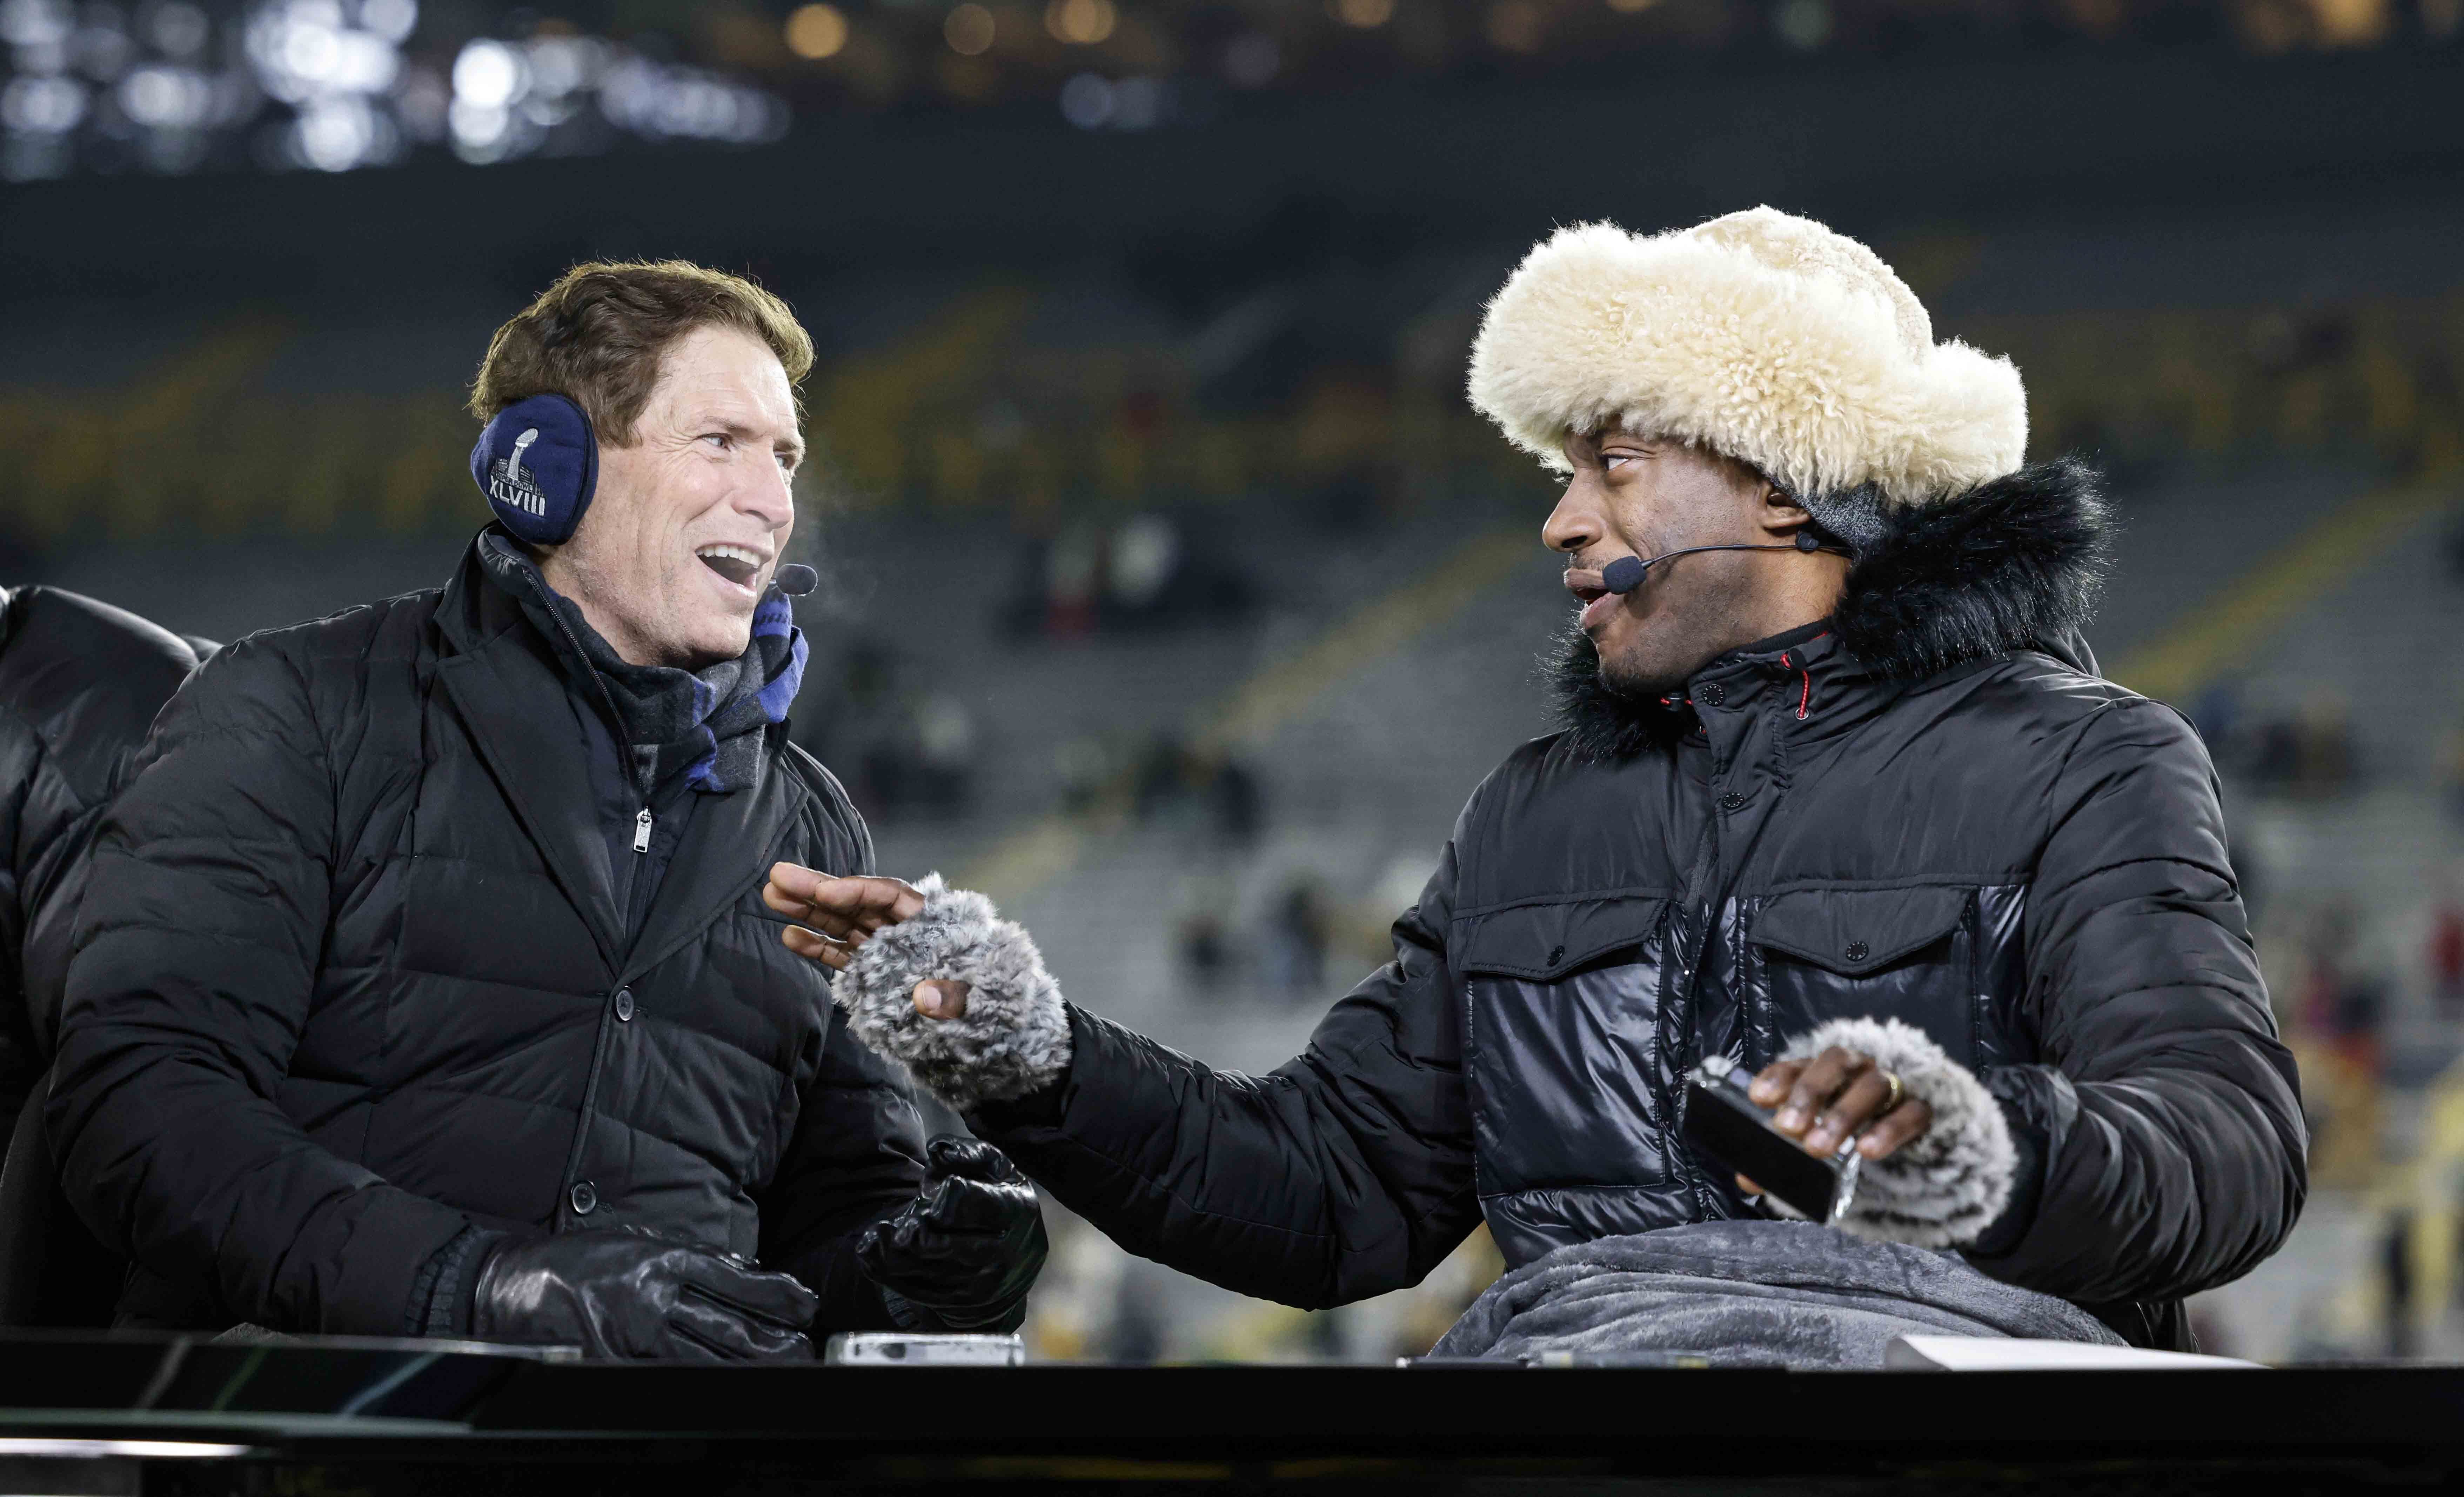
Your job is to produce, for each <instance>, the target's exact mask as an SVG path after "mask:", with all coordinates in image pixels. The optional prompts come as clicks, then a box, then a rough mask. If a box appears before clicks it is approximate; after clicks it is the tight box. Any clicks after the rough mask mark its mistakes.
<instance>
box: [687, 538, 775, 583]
mask: <svg viewBox="0 0 2464 1497" xmlns="http://www.w3.org/2000/svg"><path fill="white" fill-rule="evenodd" d="M693 555H695V556H697V557H699V558H701V564H702V565H704V566H707V567H709V568H710V569H711V570H712V571H714V572H716V573H717V574H718V575H719V576H721V577H724V578H726V579H727V580H728V581H729V582H731V583H735V584H736V585H737V586H738V587H746V588H749V587H751V586H752V585H753V579H755V578H757V577H759V576H760V575H761V568H762V566H763V564H764V563H766V562H767V561H768V560H769V559H768V558H767V557H764V556H763V555H762V554H761V553H760V552H759V551H756V550H754V549H753V548H752V547H750V546H729V545H715V546H701V547H698V548H696V549H695V550H694V552H693Z"/></svg>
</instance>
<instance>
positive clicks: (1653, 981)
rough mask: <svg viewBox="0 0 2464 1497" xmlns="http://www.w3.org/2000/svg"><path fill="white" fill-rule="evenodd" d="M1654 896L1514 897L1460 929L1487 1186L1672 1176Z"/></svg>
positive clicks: (1487, 1189)
mask: <svg viewBox="0 0 2464 1497" xmlns="http://www.w3.org/2000/svg"><path fill="white" fill-rule="evenodd" d="M1666 909H1667V902H1666V901H1665V900H1663V899H1661V898H1659V897H1657V896H1651V897H1637V896H1623V897H1613V898H1606V899H1575V900H1563V901H1555V902H1550V903H1542V904H1529V905H1519V906H1515V907H1512V908H1509V909H1506V910H1498V911H1492V912H1489V913H1487V914H1479V915H1474V916H1471V917H1468V918H1466V919H1463V920H1461V921H1459V922H1458V923H1457V927H1456V930H1455V933H1454V936H1453V937H1452V941H1451V944H1452V947H1453V951H1452V958H1453V965H1454V969H1455V972H1456V974H1457V975H1458V976H1459V977H1460V978H1461V979H1462V980H1463V1002H1464V1003H1465V1005H1466V1011H1465V1014H1464V1025H1463V1033H1464V1042H1465V1043H1464V1057H1463V1059H1464V1080H1465V1083H1466V1085H1467V1086H1468V1088H1469V1090H1470V1093H1471V1101H1472V1112H1473V1124H1474V1132H1475V1140H1476V1141H1475V1150H1476V1154H1477V1156H1478V1160H1479V1176H1480V1189H1481V1191H1482V1193H1483V1194H1484V1195H1498V1194H1507V1193H1512V1192H1516V1191H1524V1190H1529V1189H1533V1188H1537V1187H1545V1186H1562V1185H1609V1186H1626V1185H1634V1184H1640V1183H1646V1182H1654V1181H1658V1180H1661V1179H1664V1178H1666V1177H1667V1161H1666V1157H1665V1147H1664V1139H1665V1137H1666V1132H1665V1129H1664V1128H1663V1126H1662V1125H1663V1123H1664V1121H1665V1119H1664V1117H1663V1115H1662V1114H1663V1112H1664V1111H1665V1108H1666V1105H1667V1088H1666V1078H1665V1076H1663V1075H1662V1074H1661V1036H1660V1032H1659V1031H1660V1002H1661V950H1662V945H1663V940H1662V916H1663V914H1664V913H1665V911H1666Z"/></svg>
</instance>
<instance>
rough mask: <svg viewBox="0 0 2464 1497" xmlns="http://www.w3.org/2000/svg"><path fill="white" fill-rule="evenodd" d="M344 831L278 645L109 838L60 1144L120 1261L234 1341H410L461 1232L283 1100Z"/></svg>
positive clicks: (216, 685) (82, 932)
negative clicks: (435, 1264)
mask: <svg viewBox="0 0 2464 1497" xmlns="http://www.w3.org/2000/svg"><path fill="white" fill-rule="evenodd" d="M334 824H335V796H334V788H333V782H332V778H331V775H330V773H329V770H328V767H327V764H326V760H325V755H324V745H323V739H322V737H321V736H320V735H319V731H318V728H317V724H316V718H315V714H314V708H313V705H312V702H311V699H310V695H309V692H308V690H307V686H306V683H305V682H304V681H303V680H302V679H301V678H300V676H299V674H298V672H297V671H296V670H295V669H294V668H293V666H292V665H291V664H290V663H289V662H288V661H287V660H285V659H283V658H281V657H280V656H279V655H278V654H276V653H275V652H274V651H273V650H271V649H267V648H265V647H262V646H259V647H251V646H249V645H246V644H242V645H238V646H234V647H232V648H231V649H228V650H225V651H223V652H222V653H221V654H220V655H218V656H216V657H215V660H214V662H213V663H212V664H211V665H209V667H207V668H206V669H205V670H204V671H202V672H200V673H199V674H198V675H197V677H196V678H195V679H194V680H193V682H192V683H191V684H190V686H189V688H188V689H187V690H186V691H184V692H182V693H180V694H179V695H178V696H176V697H175V698H173V700H172V703H171V706H170V707H169V708H168V709H166V710H165V714H164V715H163V718H162V721H161V723H160V724H159V726H158V729H157V731H156V734H155V737H154V738H153V740H152V741H151V742H150V743H149V744H148V746H147V749H146V753H145V755H144V756H143V759H142V760H141V762H140V765H139V767H138V770H137V772H136V775H135V777H134V778H133V779H132V780H131V781H130V782H129V783H128V786H127V788H126V789H124V790H123V791H122V792H121V795H120V797H119V799H118V800H116V801H115V802H114V803H113V804H112V806H111V808H110V810H108V811H107V812H106V813H105V815H104V817H103V820H102V824H101V827H100V829H99V833H98V835H97V837H96V841H95V847H94V851H93V855H92V863H91V865H90V869H89V871H88V873H87V886H86V891H85V895H84V908H83V912H82V914H81V915H80V917H79V920H78V926H77V938H76V946H77V950H76V955H75V957H74V958H72V960H71V962H70V966H69V976H68V999H67V1003H66V1008H65V1011H64V1012H63V1015H62V1019H61V1035H60V1048H59V1055H58V1059H57V1062H56V1068H55V1072H54V1079H53V1087H52V1093H51V1102H50V1107H49V1110H48V1122H49V1127H50V1130H51V1136H52V1141H53V1145H54V1148H55V1154H56V1156H57V1157H58V1158H59V1159H60V1161H61V1172H62V1185H63V1188H64V1190H65V1191H66V1193H67V1196H68V1199H69V1200H70V1201H71V1202H72V1203H73V1204H74V1205H75V1206H76V1207H77V1211H78V1212H79V1214H80V1215H82V1216H83V1217H84V1219H85V1221H86V1222H87V1224H88V1225H89V1226H91V1227H92V1228H93V1229H94V1231H95V1233H96V1234H97V1235H98V1236H99V1237H100V1238H101V1239H102V1241H103V1242H105V1243H106V1244H111V1245H112V1246H114V1247H117V1248H119V1249H121V1250H122V1251H124V1252H126V1253H128V1254H129V1256H131V1257H133V1258H135V1259H136V1260H137V1261H138V1262H140V1263H142V1264H143V1265H144V1266H147V1267H148V1268H150V1269H152V1270H154V1271H155V1272H157V1273H160V1274H163V1275H165V1276H166V1277H169V1278H171V1279H173V1280H174V1281H176V1282H180V1283H184V1284H189V1285H196V1286H199V1287H200V1288H205V1289H207V1290H208V1291H209V1292H210V1293H211V1294H212V1295H213V1297H214V1298H215V1300H216V1301H218V1302H219V1304H220V1306H221V1308H222V1309H223V1310H224V1311H225V1312H227V1313H228V1314H230V1315H231V1316H232V1317H233V1318H234V1319H239V1320H247V1321H253V1322H254V1323H256V1324H258V1325H263V1326H267V1327H271V1328H274V1329H276V1330H283V1331H293V1332H326V1333H336V1334H343V1333H357V1334H369V1335H399V1334H401V1333H402V1327H403V1312H404V1307H405V1305H406V1304H407V1302H408V1299H409V1295H410V1289H411V1285H412V1281H413V1279H414V1278H415V1276H416V1275H417V1273H418V1271H419V1268H420V1266H421V1265H422V1264H424V1263H425V1262H426V1261H427V1260H428V1258H429V1254H431V1253H433V1252H434V1251H435V1250H436V1249H437V1248H438V1247H440V1246H442V1245H443V1244H445V1243H447V1242H448V1241H450V1240H451V1239H452V1237H453V1236H454V1235H455V1234H456V1233H458V1232H459V1231H460V1230H461V1229H462V1227H463V1225H464V1222H465V1219H464V1218H463V1216H462V1214H461V1213H460V1212H457V1211H454V1210H452V1209H451V1208H450V1207H447V1206H444V1205H442V1204H439V1203H437V1202H434V1201H430V1200H426V1199H424V1198H422V1197H419V1196H415V1195H412V1194H411V1193H409V1192H407V1191H404V1190H400V1189H397V1188H395V1187H393V1186H391V1185H388V1184H386V1183H385V1181H384V1180H383V1179H381V1178H378V1177H377V1176H375V1175H374V1174H372V1173H371V1172H369V1171H368V1170H366V1169H364V1168H362V1167H361V1166H359V1165H355V1164H350V1163H347V1162H345V1161H343V1160H341V1159H340V1158H337V1157H336V1156H333V1155H332V1154H329V1153H327V1152H326V1151H324V1150H322V1149H320V1148H319V1147H317V1146H316V1145H315V1144H314V1143H312V1142H310V1141H309V1139H308V1137H307V1136H306V1134H303V1133H302V1132H301V1131H300V1129H299V1127H298V1126H297V1124H295V1123H294V1122H293V1121H292V1120H291V1119H290V1117H288V1116H287V1115H286V1114H285V1113H284V1112H282V1110H281V1109H280V1108H279V1107H277V1106H276V1105H275V1100H274V1099H275V1093H276V1090H277V1089H278V1088H279V1087H280V1086H281V1084H282V1081H283V1078H284V1077H285V1075H286V1074H287V1073H288V1071H289V1069H290V1065H291V1058H292V1053H293V1050H294V1048H295V1047H296V1046H297V1043H298V1040H299V1034H300V1030H301V1028H302V1026H303V1025H304V1024H306V1022H307V1018H308V1012H309V1004H310V1000H311V996H312V994H313V992H314V990H315V984H316V980H317V971H318V963H319V954H320V951H321V949H322V945H323V941H324V936H325V928H326V919H327V907H328V902H329V899H330V895H331V888H332V871H331V870H332V861H333V857H334V848H335V840H336V830H335V825H334Z"/></svg>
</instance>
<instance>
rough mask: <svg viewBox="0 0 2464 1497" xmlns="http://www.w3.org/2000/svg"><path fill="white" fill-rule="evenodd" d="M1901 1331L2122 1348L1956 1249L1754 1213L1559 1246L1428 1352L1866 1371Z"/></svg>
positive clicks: (2080, 1317)
mask: <svg viewBox="0 0 2464 1497" xmlns="http://www.w3.org/2000/svg"><path fill="white" fill-rule="evenodd" d="M1902 1335H1955V1336H2018V1337H2029V1338H2035V1339H2040V1340H2052V1341H2088V1342H2095V1343H2099V1344H2101V1345H2106V1346H2119V1345H2121V1344H2122V1340H2121V1338H2120V1337H2119V1336H2116V1335H2115V1334H2114V1333H2113V1332H2111V1331H2108V1330H2107V1329H2105V1327H2104V1325H2103V1323H2102V1322H2101V1321H2099V1320H2097V1319H2096V1317H2094V1316H2092V1315H2090V1314H2089V1313H2088V1312H2087V1311H2085V1310H2080V1309H2079V1307H2078V1306H2076V1305H2072V1304H2070V1303H2069V1302H2067V1301H2064V1300H2058V1299H2056V1298H2054V1297H2053V1296H2051V1295H2049V1294H2038V1293H2036V1292H2035V1291H2034V1290H2033V1289H2021V1288H2013V1287H2011V1286H2010V1285H2007V1284H2001V1283H1997V1282H1996V1281H1994V1280H1992V1279H1989V1278H1987V1277H1986V1276H1985V1275H1983V1274H1981V1273H1979V1272H1977V1271H1976V1270H1975V1269H1974V1268H1971V1267H1969V1266H1968V1264H1967V1263H1966V1262H1965V1261H1963V1260H1962V1259H1960V1258H1958V1257H1956V1256H1955V1255H1953V1254H1950V1253H1944V1252H1935V1251H1932V1250H1930V1249H1927V1248H1922V1247H1909V1246H1907V1245H1905V1244H1900V1243H1874V1242H1867V1241H1864V1240H1863V1239H1860V1238H1854V1237H1850V1236H1848V1235H1847V1234H1846V1233H1844V1232H1839V1231H1836V1230H1834V1229H1832V1228H1830V1227H1827V1226H1816V1225H1815V1224H1813V1223H1812V1222H1759V1221H1755V1222H1698V1223H1696V1224H1694V1225H1691V1226H1676V1227H1668V1228H1666V1229H1664V1230H1661V1231H1658V1232H1644V1233H1640V1234H1639V1235H1637V1236H1633V1237H1608V1238H1602V1239H1600V1240H1599V1241H1597V1242H1593V1243H1577V1244H1573V1246H1570V1247H1561V1248H1559V1249H1558V1250H1557V1251H1555V1252H1553V1253H1551V1254H1550V1255H1549V1256H1547V1257H1546V1258H1540V1259H1536V1260H1534V1261H1533V1262H1531V1263H1528V1264H1525V1265H1524V1266H1522V1267H1520V1268H1517V1269H1515V1270H1514V1271H1513V1272H1511V1273H1509V1274H1507V1275H1506V1276H1505V1277H1504V1278H1502V1279H1500V1280H1498V1281H1497V1282H1496V1283H1495V1284H1493V1285H1491V1286H1490V1287H1489V1288H1488V1291H1487V1292H1486V1293H1485V1294H1483V1295H1482V1296H1481V1297H1480V1298H1479V1299H1477V1300H1475V1301H1473V1302H1472V1307H1471V1309H1469V1310H1465V1311H1463V1318H1462V1319H1461V1320H1458V1321H1456V1322H1455V1325H1454V1329H1453V1330H1451V1331H1448V1332H1446V1333H1445V1335H1444V1337H1443V1338H1441V1340H1440V1341H1439V1342H1438V1344H1437V1345H1436V1346H1435V1347H1434V1348H1432V1349H1431V1351H1430V1355H1432V1356H1441V1357H1483V1358H1495V1359H1498V1360H1506V1361H1511V1360H1517V1359H1523V1358H1530V1359H1535V1360H1536V1359H1539V1358H1542V1357H1544V1356H1546V1357H1549V1358H1550V1359H1551V1360H1554V1359H1555V1357H1554V1356H1553V1355H1551V1354H1565V1355H1568V1356H1570V1357H1571V1358H1572V1359H1573V1360H1576V1361H1587V1360H1605V1361H1654V1360H1661V1361H1674V1360H1677V1359H1680V1358H1683V1359H1684V1360H1686V1361H1692V1360H1694V1359H1697V1358H1700V1359H1701V1360H1703V1361H1706V1362H1708V1363H1710V1364H1711V1365H1713V1366H1764V1367H1768V1366H1785V1367H1789V1368H1792V1369H1796V1370H1801V1371H1811V1370H1820V1369H1839V1370H1866V1369H1876V1368H1880V1367H1881V1365H1882V1350H1883V1348H1885V1347H1887V1346H1889V1345H1890V1343H1891V1338H1892V1337H1894V1336H1902Z"/></svg>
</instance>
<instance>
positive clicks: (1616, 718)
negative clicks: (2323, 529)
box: [1541, 457, 2107, 760]
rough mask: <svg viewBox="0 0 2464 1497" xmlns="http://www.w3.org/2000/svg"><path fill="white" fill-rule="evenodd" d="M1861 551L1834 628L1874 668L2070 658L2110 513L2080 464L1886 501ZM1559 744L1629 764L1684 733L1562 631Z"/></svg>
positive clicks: (1552, 672)
mask: <svg viewBox="0 0 2464 1497" xmlns="http://www.w3.org/2000/svg"><path fill="white" fill-rule="evenodd" d="M1880 523H1881V535H1880V536H1879V537H1878V538H1877V539H1874V540H1872V541H1871V542H1869V543H1867V544H1866V545H1863V546H1860V547H1859V556H1858V559H1857V561H1856V562H1855V563H1854V564H1853V565H1851V566H1850V567H1849V569H1848V582H1847V586H1846V590H1845V591H1843V592H1842V593H1841V594H1840V598H1839V606H1838V607H1837V608H1836V609H1835V610H1833V612H1832V615H1831V627H1832V629H1833V631H1834V632H1835V633H1836V634H1837V635H1838V637H1839V642H1840V644H1841V645H1842V646H1843V647H1844V649H1845V651H1846V653H1847V654H1849V655H1850V656H1853V657H1854V658H1855V659H1856V660H1857V661H1858V662H1859V663H1860V664H1862V665H1863V666H1864V667H1865V668H1866V669H1867V670H1869V671H1873V672H1874V673H1875V674H1877V675H1881V676H1883V677H1886V678H1889V679H1893V680H1902V681H1916V680H1923V679H1924V678H1925V677H1926V676H1929V675H1933V674H1936V673H1938V672H1940V671H1947V670H1949V669H1950V668H1951V667H1953V666H1956V665H1963V664H1966V663H1967V662H1969V661H1971V660H1984V659H1988V658H1991V656H1994V655H1998V654H2001V653H2003V652H2004V651H2006V650H2013V649H2053V650H2055V651H2057V652H2061V653H2065V654H2066V653H2067V649H2068V643H2069V640H2070V638H2071V637H2072V636H2074V635H2076V633H2077V632H2078V631H2079V629H2080V628H2082V627H2085V626H2086V624H2087V622H2088V619H2089V617H2090V615H2091V614H2093V613H2094V611H2095V607H2096V599H2097V594H2098V592H2099V590H2100V589H2101V587H2102V585H2103V583H2104V573H2105V565H2106V550H2105V533H2106V526H2107V520H2106V511H2105V505H2104V499H2103V496H2102V495H2101V493H2100V492H2099V489H2098V481H2097V474H2096V471H2095V470H2094V469H2092V468H2090V467H2088V466H2087V464H2085V463H2083V462H2080V461H2079V460H2078V459H2077V458H2070V457H2061V458H2056V459H2055V460H2053V461H2052V462H2047V463H2037V464H2035V465H2033V466H2031V467H2027V468H2022V469H2020V470H2019V471H2018V472H2017V473H2012V474H2010V475H2008V476H2007V477H2001V478H1996V479H1994V480H1992V481H1991V482H1990V483H1985V484H1980V485H1978V486H1977V487H1976V488H1973V489H1971V490H1969V492H1968V493H1966V494H1964V495H1960V496H1958V497H1957V498H1952V499H1944V500H1940V501H1938V502H1936V503H1933V504H1927V505H1923V506H1920V507H1917V508H1913V509H1896V508H1894V509H1889V510H1886V511H1884V512H1883V514H1882V517H1881V521H1880ZM1541 665H1542V670H1543V672H1544V674H1545V675H1546V677H1547V679H1548V682H1549V685H1550V687H1551V691H1552V692H1553V693H1554V694H1555V696H1556V698H1557V719H1558V725H1559V727H1560V728H1561V729H1563V730H1564V742H1565V744H1566V747H1567V748H1568V749H1570V750H1571V751H1573V753H1574V754H1576V755H1577V756H1579V757H1581V758H1584V759H1593V760H1613V759H1625V758H1629V757H1631V756H1633V755H1635V754H1638V753H1639V752H1641V751H1642V750H1643V749H1645V748H1648V747H1650V746H1652V745H1654V744H1657V743H1664V742H1667V741H1670V740H1671V739H1673V738H1674V737H1676V736H1677V735H1678V734H1679V733H1682V732H1683V731H1684V726H1685V718H1684V715H1683V713H1682V712H1680V711H1678V710H1676V709H1673V708H1671V707H1670V706H1668V705H1667V704H1665V703H1663V702H1661V700H1660V699H1658V698H1657V697H1635V696H1630V695H1627V694H1626V693H1621V692H1618V691H1617V690H1615V689H1613V688H1612V687H1610V686H1609V684H1608V683H1607V682H1605V681H1603V680H1602V679H1601V678H1600V658H1599V654H1598V652H1597V651H1596V650H1595V649H1594V648H1593V646H1592V642H1591V639H1590V637H1589V636H1587V635H1585V634H1584V633H1583V632H1582V631H1581V630H1580V629H1577V628H1573V627H1568V628H1567V630H1566V632H1565V633H1563V634H1561V635H1559V636H1558V638H1557V640H1556V643H1555V645H1554V647H1553V648H1552V649H1551V650H1550V652H1549V653H1548V654H1547V655H1546V656H1545V657H1543V659H1542V662H1541Z"/></svg>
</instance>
